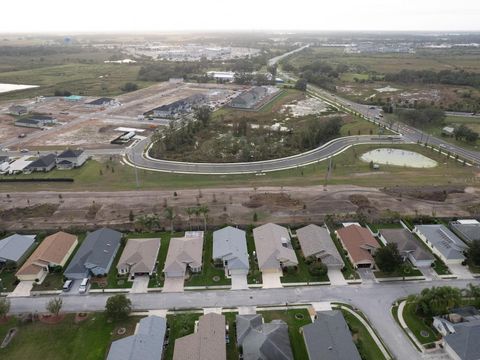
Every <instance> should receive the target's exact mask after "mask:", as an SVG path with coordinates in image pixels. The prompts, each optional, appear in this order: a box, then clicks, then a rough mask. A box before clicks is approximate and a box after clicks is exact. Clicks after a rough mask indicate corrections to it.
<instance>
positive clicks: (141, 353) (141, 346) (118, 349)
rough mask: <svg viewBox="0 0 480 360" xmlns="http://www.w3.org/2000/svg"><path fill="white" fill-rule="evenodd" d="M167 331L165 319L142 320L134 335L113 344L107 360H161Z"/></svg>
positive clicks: (150, 318) (150, 317) (146, 318)
mask: <svg viewBox="0 0 480 360" xmlns="http://www.w3.org/2000/svg"><path fill="white" fill-rule="evenodd" d="M166 330H167V322H166V320H165V318H163V317H160V316H148V317H145V318H143V319H141V320H140V321H139V323H138V325H137V328H136V329H135V334H134V335H132V336H127V337H125V338H123V339H120V340H116V341H114V342H113V343H112V345H111V346H110V351H109V352H108V356H107V360H160V359H161V358H162V353H163V343H164V340H165V333H166Z"/></svg>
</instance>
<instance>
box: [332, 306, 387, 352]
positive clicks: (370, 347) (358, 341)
mask: <svg viewBox="0 0 480 360" xmlns="http://www.w3.org/2000/svg"><path fill="white" fill-rule="evenodd" d="M341 311H342V313H343V317H344V318H345V321H346V322H347V324H348V327H349V329H350V331H351V332H352V335H353V336H354V342H355V345H356V346H357V349H358V351H359V353H360V355H361V356H362V359H364V360H379V359H385V357H384V356H383V354H382V352H381V351H380V349H379V348H378V346H377V344H375V341H374V340H373V338H372V337H371V335H370V333H369V332H368V330H367V329H366V328H365V326H363V324H362V323H361V322H360V320H358V319H357V318H356V317H355V316H354V315H352V314H351V313H349V312H348V311H346V310H341Z"/></svg>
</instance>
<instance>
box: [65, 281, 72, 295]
mask: <svg viewBox="0 0 480 360" xmlns="http://www.w3.org/2000/svg"><path fill="white" fill-rule="evenodd" d="M72 285H73V280H67V281H65V283H64V284H63V287H62V290H63V291H64V292H68V291H70V289H71V288H72Z"/></svg>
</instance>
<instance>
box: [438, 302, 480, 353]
mask: <svg viewBox="0 0 480 360" xmlns="http://www.w3.org/2000/svg"><path fill="white" fill-rule="evenodd" d="M456 310H459V311H455V310H452V311H453V312H460V313H462V312H464V311H462V309H456ZM466 310H467V312H469V313H472V311H468V310H469V309H466ZM473 310H474V311H473V314H468V315H467V316H459V315H458V314H456V313H451V314H449V315H448V316H445V317H434V318H433V326H434V328H435V329H436V330H437V331H438V332H439V333H440V334H442V335H443V339H442V342H443V344H442V345H443V348H444V349H445V352H446V353H447V354H448V355H449V356H450V358H451V359H454V360H480V316H479V315H478V310H476V309H473Z"/></svg>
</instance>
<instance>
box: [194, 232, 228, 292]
mask: <svg viewBox="0 0 480 360" xmlns="http://www.w3.org/2000/svg"><path fill="white" fill-rule="evenodd" d="M212 255H213V233H212V232H211V231H207V232H206V233H205V239H204V241H203V255H202V260H203V265H202V271H201V272H200V273H195V274H192V275H191V276H190V278H189V279H188V280H186V281H185V286H215V285H230V284H231V283H232V282H231V280H230V279H228V278H227V277H225V270H224V269H223V267H216V266H215V265H214V264H213V260H212ZM214 278H218V281H215V280H214Z"/></svg>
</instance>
